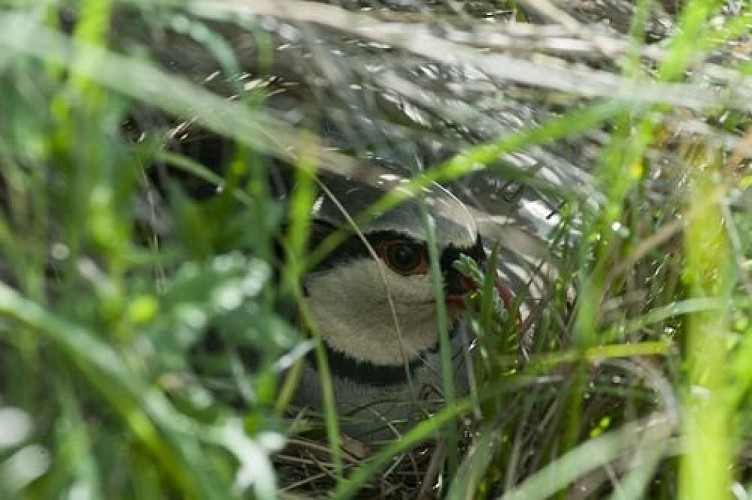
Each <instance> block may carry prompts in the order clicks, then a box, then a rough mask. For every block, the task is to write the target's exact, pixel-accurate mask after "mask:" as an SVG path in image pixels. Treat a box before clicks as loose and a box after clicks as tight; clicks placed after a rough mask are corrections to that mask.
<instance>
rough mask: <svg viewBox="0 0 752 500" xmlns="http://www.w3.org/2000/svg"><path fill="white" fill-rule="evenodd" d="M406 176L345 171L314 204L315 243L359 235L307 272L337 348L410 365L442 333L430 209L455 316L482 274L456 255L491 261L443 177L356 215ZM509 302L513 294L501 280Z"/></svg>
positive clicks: (320, 320) (313, 303) (320, 318)
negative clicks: (365, 216) (470, 274)
mask: <svg viewBox="0 0 752 500" xmlns="http://www.w3.org/2000/svg"><path fill="white" fill-rule="evenodd" d="M404 182H406V181H405V180H404V179H402V178H400V177H398V176H396V175H392V174H382V175H381V176H379V177H377V178H376V179H375V180H373V182H370V183H369V182H362V181H355V180H353V179H346V178H336V179H331V180H328V181H327V182H326V184H325V188H326V189H325V193H324V194H322V195H321V196H320V197H319V198H318V199H317V201H316V203H315V205H314V210H313V223H314V230H313V237H312V239H313V240H314V244H315V243H316V242H317V241H320V240H322V239H323V238H325V237H326V236H327V235H328V234H330V233H332V232H334V231H337V230H340V229H343V228H344V229H346V230H348V233H349V236H348V237H347V239H346V240H345V241H344V242H343V243H342V244H340V245H339V246H338V247H337V248H336V249H335V250H334V251H332V252H331V253H330V254H329V255H328V256H327V257H326V258H325V259H324V260H323V261H322V262H321V263H320V264H319V265H318V266H317V268H316V269H314V270H313V271H312V272H311V273H309V275H308V276H307V277H306V279H305V282H304V288H305V292H306V302H307V305H308V307H309V310H310V311H311V314H312V316H313V319H314V321H315V324H316V327H317V328H318V330H319V331H320V333H321V337H322V338H323V340H324V342H325V344H326V346H327V348H328V349H329V351H330V352H333V353H335V354H336V355H338V356H340V357H345V358H347V359H348V360H349V361H351V362H356V363H360V364H363V365H370V366H376V367H402V366H404V365H405V364H406V363H408V364H409V363H413V362H415V361H416V360H419V359H420V356H421V354H422V353H424V352H425V351H428V350H430V349H433V348H435V346H436V345H437V342H438V320H437V297H436V293H435V287H434V284H433V281H432V277H431V276H432V273H431V271H430V262H429V252H428V243H427V241H428V238H427V233H426V223H425V221H426V218H425V214H426V212H427V213H428V215H429V216H430V219H431V220H432V223H433V227H434V234H435V238H436V244H437V247H438V252H439V264H440V267H441V271H442V279H443V288H444V300H445V301H446V305H447V310H448V313H449V319H450V321H451V322H452V324H453V325H456V324H457V320H458V319H459V318H460V317H461V315H462V313H463V306H464V304H465V300H464V296H465V295H466V294H467V293H468V292H470V291H471V290H472V289H473V284H472V283H471V282H470V281H469V280H468V279H467V278H465V277H464V276H463V275H462V274H460V273H459V272H458V271H457V270H456V269H455V268H454V266H453V263H454V261H455V260H457V258H459V256H460V254H465V255H467V256H469V257H471V258H473V259H474V260H476V262H478V263H479V264H482V263H483V262H484V261H485V256H486V254H485V250H484V248H483V245H482V242H481V239H480V236H479V233H478V229H477V227H476V225H475V221H474V219H473V217H472V215H471V214H470V212H469V211H468V209H467V207H466V206H465V205H464V204H463V203H462V202H460V201H459V200H458V199H457V198H456V197H455V196H454V195H452V194H451V193H450V192H449V191H447V190H446V189H444V188H442V187H441V186H439V185H438V184H434V185H432V186H430V187H428V188H424V189H423V190H422V192H421V194H420V196H419V197H416V198H414V199H410V200H408V201H406V202H404V203H402V204H400V205H399V206H397V207H396V208H393V209H391V210H388V211H386V212H384V213H380V214H377V216H375V217H374V218H372V219H371V220H370V221H368V222H366V223H364V224H361V225H356V224H355V223H354V221H353V218H352V217H353V216H354V215H357V214H359V213H361V212H362V211H364V210H365V209H366V208H368V207H370V206H372V204H373V203H374V202H376V201H377V200H379V199H380V198H381V197H382V196H383V195H384V194H385V193H387V192H389V191H391V190H394V189H401V188H403V187H404V185H403V183H404ZM498 287H499V290H500V293H501V295H502V298H503V299H504V301H505V302H506V303H507V305H509V303H510V302H511V294H510V293H509V292H508V290H506V288H504V287H503V286H501V285H499V286H498Z"/></svg>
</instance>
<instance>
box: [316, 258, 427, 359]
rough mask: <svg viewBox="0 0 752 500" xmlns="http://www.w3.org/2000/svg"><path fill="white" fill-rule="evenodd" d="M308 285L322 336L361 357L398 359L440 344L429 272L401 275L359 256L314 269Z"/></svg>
mask: <svg viewBox="0 0 752 500" xmlns="http://www.w3.org/2000/svg"><path fill="white" fill-rule="evenodd" d="M380 267H381V269H380ZM306 290H307V291H308V297H307V299H306V302H307V304H308V307H309V308H310V310H311V313H312V315H313V318H314V320H315V322H316V326H317V327H318V329H319V331H320V332H321V335H322V337H323V338H324V340H326V342H327V344H329V346H330V347H331V348H333V349H335V350H338V351H342V352H343V353H345V354H347V355H349V356H351V357H353V358H355V359H357V360H362V361H369V362H371V363H374V364H379V365H399V364H403V363H404V362H405V361H408V360H410V359H413V358H414V357H416V356H417V355H418V354H419V353H420V352H421V351H424V350H426V349H428V348H430V347H432V346H433V345H435V344H436V341H437V324H436V299H435V297H434V294H433V285H432V280H431V278H430V277H429V276H424V275H413V276H401V275H398V274H396V273H394V272H393V271H391V270H389V269H387V268H386V267H385V266H383V264H381V263H380V262H379V261H376V260H374V259H371V258H360V259H356V260H352V261H351V262H347V263H344V264H343V265H341V266H337V267H335V268H333V269H327V270H325V271H321V272H316V273H313V274H311V275H310V276H309V277H308V278H307V279H306ZM387 294H390V295H391V297H392V302H393V304H394V312H393V311H392V308H391V306H390V303H389V300H388V295H387ZM394 313H396V315H395V314H394ZM395 316H396V317H395ZM395 319H396V321H395ZM397 325H399V328H398V327H397Z"/></svg>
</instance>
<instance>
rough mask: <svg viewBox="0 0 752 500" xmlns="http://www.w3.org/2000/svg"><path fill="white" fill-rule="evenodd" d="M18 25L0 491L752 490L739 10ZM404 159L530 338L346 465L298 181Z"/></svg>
mask: <svg viewBox="0 0 752 500" xmlns="http://www.w3.org/2000/svg"><path fill="white" fill-rule="evenodd" d="M1 5H2V10H0V47H1V48H2V50H0V54H1V55H0V111H1V112H2V116H3V119H2V120H0V208H1V210H0V497H2V498H13V497H19V498H48V497H69V498H79V497H93V498H97V497H108V498H110V497H112V498H117V497H126V498H134V497H135V498H164V497H177V498H194V497H195V498H230V497H246V496H248V497H259V498H275V497H278V496H287V495H289V496H293V495H298V494H299V495H302V496H316V495H322V494H325V493H332V494H334V495H335V496H337V497H341V498H346V497H353V496H360V495H368V496H371V497H400V498H405V497H408V498H412V497H417V496H419V495H423V496H424V497H431V496H435V497H443V496H448V497H450V498H471V497H480V498H487V497H502V498H507V497H508V498H546V497H549V496H553V495H556V494H561V495H564V496H566V497H572V498H584V497H589V496H597V497H605V496H607V495H608V496H612V497H615V498H640V497H643V496H649V497H651V498H653V497H656V498H662V497H676V496H682V497H685V498H720V497H728V496H731V495H733V496H735V497H736V498H748V497H749V496H750V493H751V492H752V482H751V481H752V478H751V477H750V466H749V464H750V462H749V456H750V443H752V436H751V435H750V426H749V424H750V420H751V419H752V411H750V405H749V402H750V399H749V389H750V384H751V383H752V333H750V331H751V330H752V323H751V322H750V293H752V284H751V283H750V277H749V269H750V243H751V242H750V236H749V235H750V229H752V228H751V227H750V217H749V214H750V210H752V206H751V205H750V197H749V195H748V188H749V185H750V179H751V178H752V177H750V171H749V169H750V161H749V158H750V154H751V152H752V149H751V147H752V132H750V130H752V129H750V124H752V119H751V118H752V117H751V116H750V103H751V102H752V76H751V75H750V73H751V72H752V63H751V62H750V54H752V39H751V38H750V32H751V31H752V10H751V9H750V4H749V3H746V2H740V1H735V0H729V1H726V2H721V1H707V0H694V1H691V0H687V1H679V0H676V1H673V0H663V1H660V2H658V1H650V0H638V1H635V2H629V1H626V0H595V1H587V2H584V1H583V2H578V1H573V2H549V1H547V0H525V1H522V0H519V1H506V0H504V1H502V0H498V1H497V0H493V1H467V2H465V1H456V2H455V1H449V0H446V1H444V0H442V1H412V0H406V1H385V2H381V1H377V0H373V1H371V0H367V1H342V2H328V3H324V2H309V1H293V0H287V1H269V0H211V1H210V0H193V1H187V2H186V1H182V2H171V1H167V0H160V1H152V2H141V1H135V0H130V1H125V0H122V1H106V0H80V1H62V0H58V1H55V0H49V1H45V2H32V1H23V0H17V1H11V2H3V3H2V4H1ZM394 166H397V167H399V168H401V169H403V170H404V171H405V172H406V173H410V174H411V175H412V176H414V178H415V182H414V184H413V186H414V187H415V188H416V189H418V188H419V187H420V183H421V182H425V181H426V179H429V180H437V181H441V182H442V183H445V184H447V185H449V186H450V187H451V189H452V190H453V191H454V192H455V193H456V194H457V195H458V196H459V197H460V198H461V199H462V200H463V201H465V202H466V203H467V204H468V205H469V206H470V207H471V209H472V210H473V212H474V214H475V215H476V216H477V218H478V222H479V226H480V228H481V231H482V233H483V235H484V237H485V238H486V241H487V242H488V243H489V246H491V247H493V246H494V244H495V242H499V243H500V253H499V267H500V272H502V273H503V274H504V276H505V277H506V278H507V280H508V282H509V283H510V285H511V287H512V288H513V289H514V290H515V293H516V294H517V296H518V297H519V301H520V303H521V305H522V306H523V309H524V310H525V314H524V321H525V328H524V329H523V331H524V335H521V337H522V338H518V337H516V336H515V333H516V332H513V331H510V330H509V329H508V328H507V329H505V327H504V325H499V324H493V322H491V321H490V320H489V317H488V316H487V315H485V316H484V314H486V313H484V312H483V308H481V312H480V313H479V316H478V317H477V318H474V322H475V324H476V325H477V327H478V335H479V338H480V345H479V347H478V349H477V350H476V351H477V352H476V358H477V359H476V364H477V368H478V374H479V377H478V387H477V390H476V391H475V392H474V393H473V395H472V397H471V398H470V399H468V400H462V401H460V402H459V403H458V404H457V405H456V406H454V407H450V408H447V409H446V410H444V411H442V412H441V413H440V414H439V415H437V417H436V419H435V420H432V421H427V422H423V423H421V424H419V425H418V426H417V427H416V428H415V429H413V430H412V431H411V432H410V433H408V434H407V435H406V436H404V437H403V439H401V440H399V441H397V442H395V443H392V444H390V445H387V446H385V447H383V448H379V449H376V450H374V449H367V448H366V449H362V448H360V447H357V446H356V445H355V444H352V443H349V444H348V443H347V442H346V441H345V442H344V444H343V449H342V450H339V449H335V450H332V449H330V447H329V446H330V445H329V443H328V442H327V441H326V439H324V438H323V437H322V436H323V433H322V431H321V429H322V426H321V422H320V421H318V419H317V418H315V416H313V415H308V414H297V415H296V414H294V413H290V412H285V410H286V405H287V400H288V399H289V390H290V388H289V387H288V386H287V385H286V384H285V379H284V376H283V374H285V373H288V372H287V371H286V370H287V369H288V368H289V367H290V366H293V365H294V364H295V363H296V361H299V360H300V359H302V357H303V356H305V355H306V353H307V352H308V351H309V350H310V346H311V341H310V340H307V339H306V335H305V334H304V332H301V331H300V328H299V326H298V324H297V321H296V301H297V298H296V297H297V295H296V290H295V288H296V287H295V285H294V283H296V282H297V280H298V278H299V276H300V274H301V273H302V272H304V270H305V266H306V262H307V259H308V254H307V251H306V250H305V231H306V227H307V218H308V209H309V208H310V207H308V206H307V205H306V200H307V198H306V197H305V193H304V194H300V193H298V194H293V195H292V199H293V200H294V201H293V202H292V203H291V202H290V194H289V193H288V190H289V186H290V185H291V184H292V183H293V179H297V180H298V182H299V183H303V184H305V181H304V179H308V178H309V176H310V174H311V173H312V172H313V171H314V170H315V169H319V170H320V171H322V172H327V173H329V174H338V175H348V176H352V177H358V176H367V175H370V174H371V173H372V172H376V171H379V170H378V169H381V168H386V167H394ZM296 196H298V198H295V197H296ZM286 228H295V229H294V230H289V231H285V229H286ZM507 326H508V325H507ZM458 417H459V418H458ZM455 419H456V420H458V421H459V422H460V423H461V429H462V439H461V440H460V442H459V444H458V445H457V448H456V449H453V450H446V449H442V446H441V445H435V444H433V442H432V441H431V439H430V438H431V437H432V436H433V435H434V430H435V429H436V428H438V427H439V425H440V424H441V423H444V422H449V421H454V420H455ZM448 455H449V456H451V455H454V456H457V457H459V459H460V464H459V468H458V469H457V470H456V471H452V470H451V468H446V469H445V468H444V467H443V465H442V464H443V462H442V460H443V459H444V458H445V457H446V456H448ZM338 465H341V467H339V466H338Z"/></svg>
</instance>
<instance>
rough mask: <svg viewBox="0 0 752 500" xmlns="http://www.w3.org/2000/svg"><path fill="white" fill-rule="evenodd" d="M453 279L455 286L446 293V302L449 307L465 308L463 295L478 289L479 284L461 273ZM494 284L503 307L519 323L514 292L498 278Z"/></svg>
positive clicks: (518, 312) (454, 308) (455, 308)
mask: <svg viewBox="0 0 752 500" xmlns="http://www.w3.org/2000/svg"><path fill="white" fill-rule="evenodd" d="M455 280H456V281H455V286H454V287H453V288H454V289H453V290H452V292H453V293H448V294H447V295H446V303H447V306H448V307H449V308H450V309H453V310H460V311H462V310H465V296H466V295H467V294H468V293H470V292H473V291H476V290H478V288H479V287H480V284H476V283H474V282H473V281H472V280H470V279H469V278H467V277H465V276H462V275H458V276H456V277H455ZM457 285H459V286H457ZM495 286H496V290H497V291H498V292H499V297H500V298H501V300H502V301H503V302H504V307H505V308H506V310H507V311H508V312H509V314H511V315H512V316H513V317H514V319H515V321H516V322H518V323H519V321H520V311H519V309H517V308H515V307H514V294H513V293H512V291H511V290H510V289H509V288H507V287H506V286H504V284H503V283H502V281H501V280H500V279H498V278H497V279H496V283H495ZM458 292H459V293H458Z"/></svg>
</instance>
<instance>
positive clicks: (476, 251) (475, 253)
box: [311, 223, 486, 275]
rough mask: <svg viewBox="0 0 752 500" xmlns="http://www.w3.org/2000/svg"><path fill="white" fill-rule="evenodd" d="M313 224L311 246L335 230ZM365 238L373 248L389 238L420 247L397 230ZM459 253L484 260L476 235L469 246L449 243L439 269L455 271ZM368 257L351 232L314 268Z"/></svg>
mask: <svg viewBox="0 0 752 500" xmlns="http://www.w3.org/2000/svg"><path fill="white" fill-rule="evenodd" d="M315 224H316V228H315V229H314V232H313V234H312V237H311V246H312V248H315V247H316V246H317V245H318V244H319V243H320V242H321V241H323V239H324V238H325V237H326V236H327V235H329V234H331V233H332V232H333V231H335V228H334V227H332V226H329V225H328V224H321V223H315ZM366 239H367V240H368V242H369V243H370V245H371V246H372V247H373V248H374V249H375V248H377V247H378V246H379V245H380V244H383V243H385V242H388V241H390V240H406V241H413V242H414V243H415V244H416V245H418V246H421V247H422V244H421V243H420V242H417V241H414V240H412V238H411V237H410V236H407V235H405V234H403V233H400V232H397V231H375V232H373V233H369V234H367V235H366ZM460 254H465V255H467V256H469V257H471V258H473V259H475V260H476V261H477V262H483V261H484V260H485V257H486V254H485V251H484V250H483V244H482V242H481V239H480V236H478V238H477V240H476V242H475V244H474V245H473V246H472V247H470V248H461V247H455V246H451V245H450V246H449V247H447V248H445V249H444V250H443V251H442V253H441V257H440V261H439V265H440V266H441V269H442V270H443V271H444V273H445V275H446V274H447V273H453V272H456V271H454V270H453V268H452V263H453V262H454V261H455V260H457V259H458V258H459V256H460ZM369 257H371V253H370V252H369V251H368V248H367V247H366V245H365V244H364V243H363V240H361V238H360V236H358V235H357V234H353V235H351V236H349V237H348V238H347V240H345V241H344V243H342V244H341V245H340V246H338V247H337V248H336V249H335V250H334V251H333V252H331V253H330V254H329V255H327V256H326V257H325V258H324V260H323V261H322V262H321V263H320V264H319V265H318V266H317V267H316V270H318V271H321V270H325V269H331V268H332V267H334V266H336V265H337V264H341V263H343V262H347V261H349V260H353V259H359V258H369Z"/></svg>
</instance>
